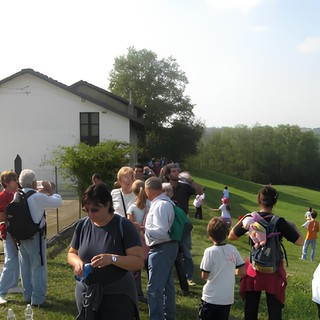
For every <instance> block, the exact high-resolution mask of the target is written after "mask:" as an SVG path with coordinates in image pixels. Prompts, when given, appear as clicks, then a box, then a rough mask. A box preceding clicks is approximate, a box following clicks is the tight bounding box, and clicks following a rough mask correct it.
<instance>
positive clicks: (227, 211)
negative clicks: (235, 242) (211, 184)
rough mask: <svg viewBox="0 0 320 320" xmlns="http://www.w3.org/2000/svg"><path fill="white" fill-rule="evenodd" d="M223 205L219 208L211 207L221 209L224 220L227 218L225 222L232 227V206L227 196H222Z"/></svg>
mask: <svg viewBox="0 0 320 320" xmlns="http://www.w3.org/2000/svg"><path fill="white" fill-rule="evenodd" d="M221 203H222V204H221V206H220V207H219V208H217V209H214V208H213V209H211V210H213V211H220V210H221V218H222V219H223V220H225V222H226V223H227V225H228V227H229V228H230V227H231V223H232V220H231V213H230V211H231V208H230V206H229V205H228V199H227V198H221Z"/></svg>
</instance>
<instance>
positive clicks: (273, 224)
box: [269, 214, 289, 267]
mask: <svg viewBox="0 0 320 320" xmlns="http://www.w3.org/2000/svg"><path fill="white" fill-rule="evenodd" d="M279 218H280V217H278V216H277V215H275V214H274V215H273V217H272V218H271V220H270V222H269V228H270V229H269V230H270V232H273V231H274V229H275V228H276V224H277V222H278V220H279ZM275 236H276V237H278V240H279V244H280V246H281V249H282V251H283V255H284V259H285V260H286V265H287V267H289V263H288V256H287V251H286V249H285V247H284V245H283V243H282V238H280V237H279V235H275Z"/></svg>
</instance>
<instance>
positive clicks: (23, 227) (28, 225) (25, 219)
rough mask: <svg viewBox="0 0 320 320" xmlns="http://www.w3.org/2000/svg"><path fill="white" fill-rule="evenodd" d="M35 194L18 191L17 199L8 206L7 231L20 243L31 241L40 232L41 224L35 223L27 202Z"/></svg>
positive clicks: (31, 191) (33, 191)
mask: <svg viewBox="0 0 320 320" xmlns="http://www.w3.org/2000/svg"><path fill="white" fill-rule="evenodd" d="M35 192H36V191H35V190H30V191H28V192H23V191H22V190H18V191H17V194H16V195H15V199H14V200H13V201H12V202H11V203H9V205H8V206H7V209H6V214H7V231H8V232H9V233H10V234H11V236H12V237H13V238H15V239H16V240H18V241H19V240H27V239H30V238H32V237H33V236H34V235H35V234H36V233H37V232H39V231H40V229H39V226H40V223H34V221H33V219H32V217H31V214H30V210H29V205H28V201H27V199H28V198H29V197H30V196H31V195H33V194H34V193H35Z"/></svg>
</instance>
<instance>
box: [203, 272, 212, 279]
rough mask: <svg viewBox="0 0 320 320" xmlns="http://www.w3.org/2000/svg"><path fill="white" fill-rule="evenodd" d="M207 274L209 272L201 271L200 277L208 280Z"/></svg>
mask: <svg viewBox="0 0 320 320" xmlns="http://www.w3.org/2000/svg"><path fill="white" fill-rule="evenodd" d="M209 274H210V273H209V272H205V271H201V278H202V279H203V280H208V278H209Z"/></svg>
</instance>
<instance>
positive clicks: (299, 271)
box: [0, 171, 320, 320]
mask: <svg viewBox="0 0 320 320" xmlns="http://www.w3.org/2000/svg"><path fill="white" fill-rule="evenodd" d="M193 178H194V179H195V180H196V181H197V182H199V183H201V184H203V185H204V186H205V187H206V199H205V203H204V205H203V220H195V219H194V218H193V217H194V212H195V209H194V208H193V207H192V206H191V205H190V217H191V220H192V222H193V223H194V230H193V249H192V254H193V259H194V264H195V273H194V281H195V282H196V283H197V284H198V285H197V286H196V287H193V288H192V289H191V291H192V296H191V297H184V296H182V294H181V291H180V287H179V284H178V282H177V281H176V305H177V320H189V319H190V320H195V319H197V311H198V306H199V301H200V297H201V291H202V286H203V284H204V281H203V280H202V279H201V278H200V271H199V265H200V261H201V258H202V254H203V251H204V249H205V248H206V247H208V246H210V245H211V243H210V242H209V240H208V237H207V235H206V226H207V223H208V221H209V219H210V218H211V217H212V216H213V215H214V214H217V213H216V212H213V211H210V208H213V207H214V208H218V207H219V205H220V203H221V202H220V198H221V193H222V190H223V187H224V186H225V185H228V187H229V190H230V206H231V209H232V210H231V213H232V216H233V221H234V223H235V222H236V220H237V217H238V216H239V215H243V214H245V213H247V212H251V211H253V210H255V209H257V202H256V194H257V192H258V190H259V188H260V187H261V186H260V185H258V184H255V183H252V182H248V181H243V180H240V179H236V178H232V177H229V176H224V175H222V174H218V173H214V172H205V171H202V172H193ZM274 187H275V188H276V189H277V190H278V191H279V194H280V196H279V201H278V203H277V205H276V206H275V208H274V212H275V213H277V214H278V215H281V216H283V217H284V218H286V219H288V220H290V221H292V222H294V223H295V224H296V225H297V226H300V225H301V224H302V223H303V222H304V213H305V212H306V210H307V208H308V207H309V206H312V207H313V208H314V209H316V210H317V209H318V212H319V211H320V210H319V208H317V203H318V200H319V195H320V193H319V192H318V191H314V190H310V189H304V188H299V187H291V186H280V185H279V186H274ZM191 203H192V201H191V200H190V204H191ZM300 231H301V232H302V233H303V235H305V230H303V229H302V228H301V227H300ZM232 244H233V245H235V246H236V247H237V248H238V250H239V251H240V253H241V255H242V257H243V258H244V259H245V258H247V257H248V252H249V245H248V239H247V237H242V238H240V239H239V240H238V241H235V242H232ZM284 245H285V248H286V251H287V254H288V260H289V267H288V268H286V270H287V276H288V287H287V291H286V305H285V308H284V311H283V319H284V320H310V319H317V308H316V305H315V303H313V302H312V300H311V280H312V275H313V272H314V270H315V269H316V267H317V265H318V263H319V261H320V252H319V250H320V249H319V245H318V247H317V249H316V255H315V257H316V261H315V262H310V261H302V260H299V257H300V255H301V249H302V248H301V247H298V246H295V245H293V244H292V243H289V242H287V241H284ZM67 246H68V242H66V243H65V247H66V249H64V250H63V251H62V252H60V253H59V254H58V255H56V256H55V257H54V258H48V299H47V301H48V302H49V303H51V304H52V305H53V306H52V307H51V308H50V309H36V310H34V314H35V315H34V318H35V319H42V320H46V319H48V320H49V319H50V320H51V319H59V320H60V319H61V320H64V319H66V320H67V319H68V320H69V319H74V318H75V316H76V314H77V310H76V306H75V300H74V277H73V271H72V268H71V267H70V266H69V265H68V264H67V259H66V256H67ZM53 250H55V249H54V248H52V249H48V256H50V255H51V253H52V252H54V251H53ZM309 250H310V249H309ZM308 253H310V252H308ZM53 255H54V254H53ZM175 280H177V277H176V276H175ZM142 281H143V288H144V289H145V288H146V284H147V277H146V273H145V272H143V273H142ZM238 283H239V279H237V284H236V287H235V302H234V304H233V306H232V308H231V313H230V319H231V320H240V319H243V309H244V303H243V301H242V300H241V299H240V297H239V287H238ZM8 300H9V303H8V304H7V305H6V306H2V307H0V319H4V318H5V315H6V312H7V309H8V308H9V307H10V308H12V309H13V310H14V311H15V313H16V315H17V319H23V318H24V309H25V307H26V306H25V303H24V302H23V299H22V296H21V295H19V294H14V295H13V294H10V295H8ZM140 315H141V319H142V320H146V319H148V308H147V305H144V304H140ZM267 318H268V317H267V309H266V303H265V296H264V295H262V297H261V303H260V309H259V320H265V319H267Z"/></svg>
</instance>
